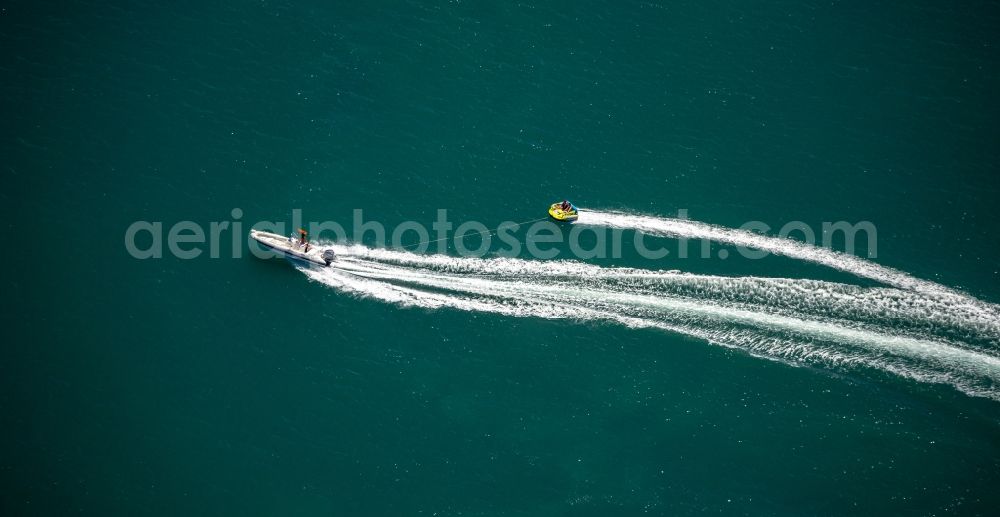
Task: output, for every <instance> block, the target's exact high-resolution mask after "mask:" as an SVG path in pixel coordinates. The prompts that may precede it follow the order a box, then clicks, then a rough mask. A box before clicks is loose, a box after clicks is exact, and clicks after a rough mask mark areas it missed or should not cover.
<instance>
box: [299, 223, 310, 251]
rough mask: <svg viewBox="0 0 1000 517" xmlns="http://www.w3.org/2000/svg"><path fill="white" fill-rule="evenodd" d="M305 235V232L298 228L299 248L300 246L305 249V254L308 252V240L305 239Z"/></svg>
mask: <svg viewBox="0 0 1000 517" xmlns="http://www.w3.org/2000/svg"><path fill="white" fill-rule="evenodd" d="M306 235H308V234H307V233H306V231H305V230H303V229H302V228H299V246H302V247H303V248H305V251H306V253H308V252H309V239H307V238H306Z"/></svg>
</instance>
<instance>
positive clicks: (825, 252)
mask: <svg viewBox="0 0 1000 517" xmlns="http://www.w3.org/2000/svg"><path fill="white" fill-rule="evenodd" d="M579 214H580V218H579V219H578V221H577V224H585V225H592V226H606V227H609V228H620V229H629V230H636V231H640V232H643V233H647V234H650V235H658V236H662V237H677V238H690V239H703V240H712V241H715V242H720V243H726V244H732V245H735V246H742V247H745V248H753V249H757V250H762V251H767V252H769V253H773V254H775V255H784V256H786V257H791V258H796V259H800V260H805V261H809V262H813V263H816V264H822V265H824V266H828V267H831V268H833V269H837V270H840V271H845V272H848V273H851V274H854V275H856V276H858V277H861V278H867V279H869V280H875V281H877V282H881V283H883V284H886V285H891V286H893V287H898V288H901V289H909V290H912V291H919V292H922V293H926V294H934V295H949V296H961V293H958V292H957V291H955V290H953V289H949V288H947V287H945V286H943V285H940V284H937V283H934V282H930V281H927V280H921V279H918V278H914V277H912V276H910V275H908V274H907V273H904V272H902V271H899V270H896V269H893V268H890V267H886V266H881V265H879V264H876V263H874V262H871V261H869V260H865V259H863V258H859V257H856V256H854V255H848V254H846V253H841V252H838V251H834V250H831V249H828V248H822V247H819V246H815V245H811V244H806V243H803V242H799V241H796V240H792V239H787V238H781V237H773V236H768V235H762V234H758V233H754V232H751V231H747V230H739V229H734V228H726V227H722V226H715V225H711V224H707V223H702V222H698V221H691V220H687V219H676V218H669V217H652V216H645V215H636V214H628V213H624V212H613V211H601V210H589V209H587V210H585V209H581V210H580V212H579Z"/></svg>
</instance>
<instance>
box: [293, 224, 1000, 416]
mask: <svg viewBox="0 0 1000 517" xmlns="http://www.w3.org/2000/svg"><path fill="white" fill-rule="evenodd" d="M630 217H631V216H630ZM584 221H586V224H598V221H600V222H601V224H607V225H609V226H615V227H620V228H621V227H628V228H632V229H637V230H639V231H644V232H650V233H656V234H658V235H670V236H681V237H691V238H712V239H713V240H718V241H720V242H729V243H733V244H739V245H746V246H749V247H754V248H758V249H764V250H767V251H771V252H774V253H780V254H782V255H786V256H789V257H793V258H799V259H803V260H810V261H812V262H817V263H820V264H826V265H830V266H831V267H837V268H838V269H842V270H845V271H850V272H852V273H855V274H857V275H858V276H862V277H865V278H871V279H874V280H879V281H881V282H883V283H885V284H887V285H889V286H891V287H876V288H870V287H860V286H852V285H847V284H840V283H833V282H824V281H817V280H804V279H775V278H758V277H736V278H733V277H721V276H711V275H692V274H682V273H675V272H663V271H650V270H642V269H628V268H605V267H599V266H595V265H591V264H586V263H581V262H573V261H536V260H524V259H516V258H502V257H497V258H465V257H452V256H447V255H419V254H414V253H409V252H403V251H392V250H386V249H373V248H369V247H365V246H361V245H354V246H340V245H337V246H334V248H335V249H336V251H337V255H338V260H337V261H336V262H334V264H333V265H332V266H331V267H329V268H321V269H308V268H302V269H301V271H302V272H303V273H305V274H306V275H307V276H308V277H309V278H310V279H312V280H314V281H317V282H321V283H323V284H326V285H329V286H331V287H334V288H336V289H338V290H342V291H345V292H349V293H352V294H355V295H357V296H362V297H368V298H373V299H377V300H381V301H385V302H389V303H394V304H398V305H401V306H411V307H422V308H428V309H437V308H451V309H457V310H463V311H475V312H486V313H494V314H500V315H508V316H520V317H540V318H550V319H556V318H558V319H568V320H577V321H600V322H611V323H615V324H619V325H624V326H626V327H630V328H655V329H662V330H667V331H671V332H678V333H682V334H685V335H689V336H693V337H695V338H699V339H703V340H706V341H709V342H712V343H716V344H719V345H723V346H727V347H732V348H737V349H741V350H744V351H746V352H748V353H750V354H752V355H755V356H758V357H763V358H768V359H772V360H779V361H784V362H787V363H791V364H806V365H815V366H821V367H827V368H833V369H837V370H856V369H875V370H878V371H885V372H891V373H894V374H897V375H900V376H903V377H907V378H910V379H915V380H918V381H922V382H931V383H947V384H950V385H952V386H954V387H956V388H958V389H959V390H961V391H963V392H965V393H967V394H970V395H974V396H984V397H988V398H991V399H994V400H998V401H1000V308H998V307H997V306H996V305H992V304H988V303H984V302H982V301H979V300H976V299H975V298H972V297H969V296H967V295H964V294H962V293H959V292H957V291H953V290H950V289H948V288H946V287H944V286H940V285H938V284H934V283H933V282H926V281H923V280H919V279H915V278H913V277H910V276H909V275H907V274H905V273H903V272H900V271H896V270H893V269H890V268H885V267H882V266H879V265H877V264H874V263H871V262H869V261H866V260H864V259H860V258H856V257H850V258H851V259H853V260H844V257H847V256H846V255H843V254H839V253H836V252H833V251H830V250H825V249H820V248H815V247H812V246H808V245H805V244H802V243H798V242H795V241H788V240H787V239H779V238H774V237H767V236H763V235H758V234H753V233H750V232H743V231H741V230H731V229H727V228H720V227H715V226H711V225H706V224H704V223H697V222H692V221H685V220H670V219H658V218H651V217H639V218H635V221H633V222H631V223H630V222H628V221H626V220H625V217H624V215H623V214H618V213H612V212H592V211H586V212H584V211H582V210H581V215H580V222H584ZM708 234H711V237H708ZM744 234H748V235H744ZM778 241H780V242H778Z"/></svg>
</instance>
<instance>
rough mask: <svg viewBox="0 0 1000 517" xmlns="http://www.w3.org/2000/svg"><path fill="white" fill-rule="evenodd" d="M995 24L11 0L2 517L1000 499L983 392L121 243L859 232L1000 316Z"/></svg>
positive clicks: (779, 262) (989, 9) (0, 64)
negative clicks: (151, 236) (615, 230)
mask: <svg viewBox="0 0 1000 517" xmlns="http://www.w3.org/2000/svg"><path fill="white" fill-rule="evenodd" d="M998 24H1000V9H998V7H997V5H996V4H995V3H990V2H961V3H959V2H952V3H944V2H926V1H918V2H889V3H878V4H871V3H866V2H853V3H852V2H846V3H840V2H833V3H830V2H824V3H792V2H788V3H771V4H746V3H744V2H695V1H686V2H673V3H655V2H644V3H632V2H608V3H595V2H557V3H545V4H542V3H528V4H523V3H522V4H508V3H494V4H485V3H475V2H461V3H442V4H435V3H428V4H426V5H421V4H416V3H400V4H394V3H388V2H372V3H367V2H354V3H349V2H313V3H311V4H306V3H285V2H272V1H258V2H231V3H220V2H207V3H204V2H179V3H166V4H164V3H153V2H133V3H118V4H115V3H111V2H109V3H103V2H94V3H79V2H61V3H50V4H44V3H37V4H36V3H32V2H19V1H15V2H8V3H5V4H4V5H3V7H0V43H2V48H3V49H4V51H3V53H2V57H0V71H2V73H3V77H4V81H3V91H2V95H0V99H2V100H0V104H2V107H3V109H2V114H3V123H2V124H0V131H2V139H0V146H2V153H0V156H2V159H3V163H2V166H3V171H4V172H3V174H4V178H5V182H4V183H5V188H3V189H0V200H2V201H3V206H4V212H3V213H4V215H5V216H6V217H5V219H6V224H5V225H4V235H5V236H6V239H5V240H6V241H7V242H8V250H7V253H6V254H5V256H4V261H3V266H4V267H3V269H4V276H3V284H2V287H3V293H4V294H3V299H4V310H3V312H2V314H3V324H4V328H5V332H4V335H5V338H4V340H3V345H2V349H0V354H2V356H0V414H2V415H3V439H2V447H0V481H2V486H3V490H2V492H0V512H2V513H3V514H4V515H66V514H76V513H80V514H89V515H109V514H119V515H136V514H163V515H178V514H232V515H317V514H327V515H435V514H436V515H460V514H461V515H633V514H638V513H641V512H650V513H654V514H687V513H696V512H707V513H725V514H752V515H811V514H815V515H819V514H822V515H827V514H906V515H917V514H919V515H923V514H934V515H940V514H967V515H977V514H980V515H988V514H992V513H995V512H996V509H997V508H998V507H1000V492H998V491H997V489H996V487H997V485H998V482H1000V405H998V404H1000V402H997V401H995V400H992V399H990V398H988V397H971V396H968V395H966V394H965V393H963V392H961V391H959V390H957V389H955V388H954V387H952V386H950V385H947V384H935V383H926V382H919V381H915V380H909V379H905V378H903V377H901V376H898V375H895V374H892V373H889V372H884V371H878V370H852V369H837V368H823V367H820V366H810V365H805V366H802V367H793V366H791V365H789V364H785V363H781V362H774V361H768V360H765V359H761V358H756V357H753V356H751V355H748V354H746V353H744V352H741V351H739V350H733V349H728V348H724V347H719V346H716V345H713V344H710V343H708V342H706V341H704V340H701V339H696V338H693V337H689V336H685V335H680V334H676V333H670V332H664V331H660V330H652V329H631V328H626V327H623V326H621V325H615V324H610V323H602V322H599V321H589V322H574V321H567V320H546V319H540V318H516V317H509V316H504V315H499V314H492V313H489V312H465V311H459V310H454V309H448V308H445V309H440V310H429V309H423V308H413V307H410V308H407V307H400V306H398V305H394V304H390V303H384V302H382V301H379V300H376V299H370V298H363V297H358V296H356V295H352V294H350V293H346V292H343V291H342V290H338V289H332V288H330V287H328V286H326V285H323V284H322V283H320V282H310V281H309V280H308V279H307V278H306V277H305V276H304V275H303V274H302V273H300V272H298V271H296V270H295V269H294V268H292V267H290V266H289V265H287V264H285V263H283V262H281V261H273V260H272V261H265V260H259V259H256V258H253V257H248V256H246V255H247V252H246V250H243V254H244V257H243V258H240V259H232V258H224V259H216V260H213V259H210V258H208V257H206V256H203V257H200V258H198V259H195V260H179V259H176V258H170V257H165V258H163V259H159V260H145V261H140V260H136V259H133V258H132V257H130V256H129V254H128V253H127V252H126V250H125V247H124V245H123V235H124V233H125V230H126V228H127V227H128V226H129V225H130V224H131V223H132V222H133V221H137V220H150V221H163V222H164V224H165V226H166V227H169V226H170V225H172V224H173V223H175V222H177V221H181V220H193V221H197V222H199V223H201V224H204V225H207V223H208V222H209V221H224V220H230V219H231V216H230V211H231V210H232V209H233V208H237V207H238V208H240V209H241V210H242V211H243V213H244V215H243V217H242V221H243V222H244V223H245V226H244V231H246V229H248V227H249V225H250V224H251V223H252V222H254V221H258V220H279V221H280V220H289V219H290V213H291V210H292V209H293V208H301V209H302V210H303V211H304V214H305V217H306V218H307V220H309V219H311V220H333V221H338V222H340V223H342V224H344V225H349V224H350V217H351V210H352V209H354V208H362V209H364V210H365V214H366V216H367V217H368V218H371V219H375V220H378V221H381V222H382V223H384V224H386V225H387V226H389V227H390V228H391V227H392V226H394V225H396V224H398V223H400V222H402V221H405V220H416V221H420V222H423V223H425V224H428V225H429V224H430V223H431V222H432V221H433V220H434V217H435V211H436V210H437V209H438V208H447V209H449V212H450V213H451V215H452V218H453V220H454V221H456V222H461V221H464V220H468V219H477V220H480V221H482V222H484V223H485V224H487V225H488V226H490V227H493V226H495V225H496V224H498V223H499V222H501V221H504V220H514V221H524V220H529V219H533V218H537V217H541V216H544V209H545V207H546V206H547V205H548V204H549V203H551V202H552V201H553V200H554V199H556V198H560V197H564V196H568V197H570V198H571V199H573V200H574V201H576V202H577V203H579V204H581V205H582V206H585V207H595V208H604V209H623V210H629V211H650V212H652V213H655V214H659V215H667V216H669V215H673V214H675V213H676V211H677V210H678V209H688V210H689V213H690V216H691V217H692V218H693V219H696V220H700V221H707V222H710V223H713V224H718V225H723V226H731V227H735V226H739V225H741V224H743V223H744V222H746V221H749V220H761V221H765V222H768V223H769V224H771V225H773V226H775V227H779V226H781V225H782V224H783V223H785V222H787V221H792V220H801V221H805V222H808V223H809V224H811V225H816V226H817V227H818V225H819V224H820V223H821V222H823V221H840V220H845V221H850V222H857V221H862V220H868V221H872V222H873V223H875V224H876V226H877V228H878V246H879V247H878V257H877V258H876V259H875V261H876V262H878V263H879V264H884V265H887V266H891V267H893V268H897V269H899V270H902V271H906V272H908V273H911V274H912V275H914V276H915V277H918V278H922V279H928V280H933V281H935V282H939V283H941V284H943V285H945V286H949V287H953V288H957V289H960V290H962V291H964V292H966V293H968V294H969V295H971V296H973V297H976V298H978V299H980V300H984V301H987V302H993V303H995V302H998V301H1000V272H998V271H1000V266H998V260H997V252H998V251H1000V250H998V248H1000V246H998V245H997V242H996V238H995V231H994V225H995V222H996V220H997V216H998V211H997V208H996V206H995V204H996V200H997V199H998V194H1000V189H998V187H997V181H996V177H997V173H998V170H997V162H998V158H1000V146H997V142H998V132H997V120H998V117H1000V101H998V100H997V98H996V92H997V91H1000V72H998V70H1000V68H998V66H1000V49H998V45H1000V38H998V37H997V34H1000V32H998V31H997V27H998ZM225 236H226V237H227V238H228V237H229V234H228V233H227V234H225ZM18 244H20V245H23V246H24V247H23V248H20V249H16V248H15V246H16V245H18ZM245 246H246V245H245V243H244V244H242V245H241V247H245ZM222 251H223V255H224V256H227V257H229V256H231V255H232V247H231V246H230V245H229V244H228V241H225V242H224V244H223V246H222ZM592 262H594V263H597V264H601V265H604V266H623V265H628V266H636V267H643V268H651V269H679V270H682V271H687V272H695V273H702V274H709V275H721V276H744V275H761V276H768V277H789V278H813V279H819V280H829V281H836V282H845V283H853V284H858V285H865V286H870V285H873V283H872V282H870V281H866V280H859V279H857V278H854V277H853V276H851V275H849V274H847V273H843V272H839V271H835V270H831V269H827V268H822V267H819V266H816V265H812V264H808V263H804V262H802V261H795V260H790V259H786V258H775V257H772V258H769V259H766V260H762V261H746V260H742V261H741V260H735V259H731V260H718V259H714V260H700V259H693V258H692V259H686V260H685V259H678V258H672V257H671V258H667V259H664V260H663V261H660V262H655V263H654V262H651V261H648V260H645V259H641V258H640V257H637V256H635V255H634V254H627V255H626V256H625V257H622V258H620V259H605V260H596V261H592ZM987 341H988V340H987ZM979 345H980V346H985V347H986V348H987V349H988V353H993V354H995V353H996V348H997V343H996V342H995V341H992V342H987V343H985V344H983V343H979ZM990 347H992V348H990Z"/></svg>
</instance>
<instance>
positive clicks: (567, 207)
mask: <svg viewBox="0 0 1000 517" xmlns="http://www.w3.org/2000/svg"><path fill="white" fill-rule="evenodd" d="M559 208H562V211H563V212H569V211H570V209H572V208H573V205H571V204H570V203H569V201H568V200H565V199H564V200H563V202H562V203H561V204H560V205H559Z"/></svg>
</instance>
